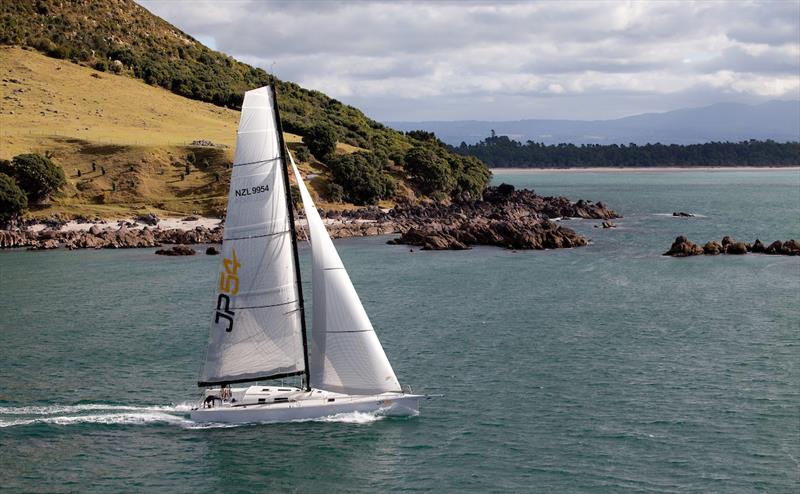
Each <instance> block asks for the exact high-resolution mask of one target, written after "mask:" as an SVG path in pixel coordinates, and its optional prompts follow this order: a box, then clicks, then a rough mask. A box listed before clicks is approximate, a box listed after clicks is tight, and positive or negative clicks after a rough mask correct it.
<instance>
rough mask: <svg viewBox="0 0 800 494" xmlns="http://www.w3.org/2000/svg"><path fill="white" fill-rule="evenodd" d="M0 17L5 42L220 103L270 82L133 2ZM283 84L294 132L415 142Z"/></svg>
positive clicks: (82, 0) (13, 8) (368, 144)
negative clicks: (323, 129) (314, 129)
mask: <svg viewBox="0 0 800 494" xmlns="http://www.w3.org/2000/svg"><path fill="white" fill-rule="evenodd" d="M187 8H190V5H188V4H187ZM0 16H1V17H0V44H5V45H20V46H31V47H35V48H36V49H37V50H39V51H42V52H45V53H47V54H49V55H50V56H53V57H56V58H61V59H65V60H72V61H73V62H75V63H78V64H82V65H85V66H89V67H94V66H95V64H98V63H100V64H106V65H108V66H109V67H114V68H119V69H120V70H121V71H122V72H124V73H125V74H127V75H130V76H132V77H135V78H138V79H141V80H144V81H146V82H147V83H149V84H151V85H153V86H160V87H163V88H165V89H167V90H170V91H172V92H173V93H176V94H179V95H182V96H186V97H190V98H192V99H196V100H201V101H207V102H212V103H215V104H217V105H220V106H223V105H226V106H228V107H236V106H237V105H238V104H240V102H241V98H242V95H243V94H244V92H245V91H246V90H248V89H253V88H256V87H259V86H263V85H265V84H267V83H268V82H269V81H270V76H269V75H268V74H267V73H266V72H265V71H264V70H262V69H259V68H255V67H252V66H250V65H247V64H245V63H242V62H239V61H237V60H235V59H233V58H232V57H229V56H227V55H225V54H223V53H220V52H217V51H214V50H211V49H209V48H207V47H205V46H203V45H202V44H201V43H199V42H198V41H197V40H195V39H194V38H192V37H191V36H189V35H188V34H186V33H184V32H183V31H181V30H180V29H178V28H176V27H175V26H172V25H171V24H169V23H168V22H166V21H164V20H163V19H161V18H159V17H157V16H155V15H153V14H151V13H150V12H148V11H147V10H146V9H145V8H143V7H141V6H140V5H137V4H136V3H134V2H133V0H71V1H67V2H65V1H62V0H36V1H35V2H34V1H32V0H21V1H16V0H12V1H0ZM264 49H265V50H266V51H268V50H269V47H264ZM277 84H278V86H279V90H280V91H279V94H280V95H281V99H280V106H281V116H282V119H283V127H284V130H286V131H288V132H293V133H296V134H300V135H304V134H305V133H306V131H307V129H309V128H310V127H311V126H313V125H315V124H318V123H327V124H329V125H331V126H332V127H334V128H335V129H336V131H337V133H338V137H339V140H340V141H341V142H344V143H346V144H350V145H352V146H357V147H361V148H365V149H369V150H371V151H378V150H380V151H381V152H383V153H385V154H387V155H389V154H391V153H392V152H397V151H401V152H402V151H405V150H407V149H408V148H410V147H411V145H412V142H411V140H410V139H409V138H407V137H406V136H404V135H402V134H401V133H399V132H397V131H394V130H392V129H389V128H386V127H384V126H383V125H382V124H380V123H379V122H376V121H374V120H371V119H369V118H367V117H366V116H365V115H364V114H363V113H362V112H360V111H359V110H358V109H356V108H353V107H352V106H349V105H344V104H342V103H341V102H339V101H337V100H335V99H332V98H329V97H328V96H326V95H325V94H323V93H321V92H319V91H312V90H307V89H303V88H301V87H300V86H298V85H297V84H293V83H291V82H283V81H277Z"/></svg>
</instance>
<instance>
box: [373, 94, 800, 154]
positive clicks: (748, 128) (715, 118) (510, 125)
mask: <svg viewBox="0 0 800 494" xmlns="http://www.w3.org/2000/svg"><path fill="white" fill-rule="evenodd" d="M385 123H386V125H387V126H389V127H392V128H394V129H397V130H401V131H409V130H426V131H429V132H434V133H435V134H436V135H437V136H438V137H439V138H440V139H441V140H443V141H444V142H446V143H448V144H451V145H454V146H457V145H459V144H460V143H461V142H466V143H467V144H473V143H475V142H478V141H480V140H482V139H484V138H486V137H487V136H489V135H490V133H491V131H492V130H494V131H495V132H496V133H497V135H507V136H508V137H510V138H512V139H514V140H516V141H520V142H525V141H528V140H531V141H535V142H542V143H545V144H558V143H562V142H570V143H574V144H628V143H631V142H632V143H635V144H646V143H655V142H660V143H662V144H699V143H704V142H712V141H734V142H737V141H743V140H748V139H760V140H765V139H773V140H775V141H779V142H785V141H797V140H800V101H769V102H767V103H763V104H760V105H745V104H739V103H717V104H714V105H710V106H704V107H701V108H684V109H680V110H674V111H669V112H665V113H644V114H642V115H634V116H631V117H625V118H619V119H616V120H592V121H581V120H538V119H536V120H515V121H501V122H488V121H478V120H465V121H453V122H446V121H429V122H385Z"/></svg>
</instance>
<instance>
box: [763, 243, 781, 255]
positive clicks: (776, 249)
mask: <svg viewBox="0 0 800 494" xmlns="http://www.w3.org/2000/svg"><path fill="white" fill-rule="evenodd" d="M782 250H783V242H781V241H780V240H776V241H774V242H772V243H771V244H769V246H768V247H767V248H766V249H764V253H766V254H773V255H774V254H780V253H781V251H782Z"/></svg>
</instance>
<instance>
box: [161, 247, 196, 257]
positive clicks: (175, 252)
mask: <svg viewBox="0 0 800 494" xmlns="http://www.w3.org/2000/svg"><path fill="white" fill-rule="evenodd" d="M156 254H158V255H160V256H193V255H195V254H197V251H196V250H194V249H192V248H191V247H187V246H185V245H175V246H173V247H172V248H169V249H158V250H157V251H156Z"/></svg>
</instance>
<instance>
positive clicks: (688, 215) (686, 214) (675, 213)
mask: <svg viewBox="0 0 800 494" xmlns="http://www.w3.org/2000/svg"><path fill="white" fill-rule="evenodd" d="M672 216H680V217H682V218H694V215H693V214H691V213H684V212H683V211H674V212H673V213H672Z"/></svg>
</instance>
